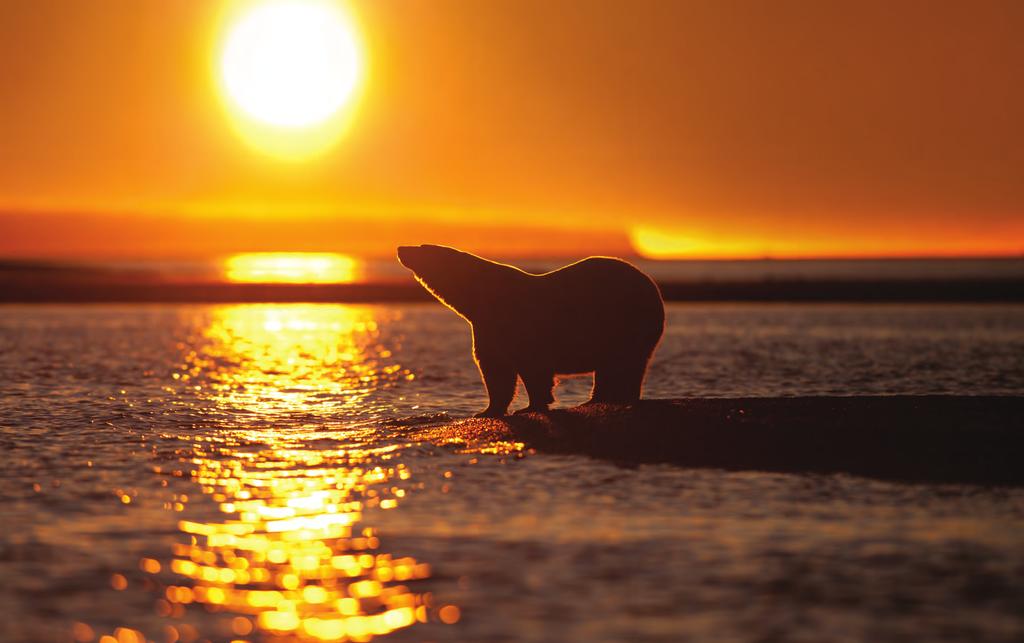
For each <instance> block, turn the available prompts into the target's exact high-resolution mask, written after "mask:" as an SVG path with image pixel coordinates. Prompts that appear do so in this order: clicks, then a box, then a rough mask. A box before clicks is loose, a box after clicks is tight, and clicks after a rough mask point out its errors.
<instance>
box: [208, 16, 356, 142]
mask: <svg viewBox="0 0 1024 643" xmlns="http://www.w3.org/2000/svg"><path fill="white" fill-rule="evenodd" d="M225 34H226V35H225V36H224V39H223V44H222V48H221V51H220V54H219V66H218V77H219V85H220V88H221V91H222V93H223V94H224V96H225V98H226V102H227V105H228V107H229V110H230V111H231V114H232V118H233V120H234V121H235V125H236V126H237V127H238V128H239V130H240V133H241V134H242V135H243V138H244V139H245V140H246V141H247V142H248V143H250V144H251V145H252V146H253V147H255V148H257V149H259V150H261V151H264V152H268V153H270V154H272V155H274V156H278V157H284V158H292V159H297V158H305V157H309V156H314V155H316V154H318V153H320V152H322V151H324V150H325V149H327V148H329V147H330V146H331V145H333V143H334V142H336V140H337V138H338V136H339V135H340V133H341V131H342V130H343V129H344V127H343V126H344V120H345V118H344V113H343V112H344V108H345V107H346V105H348V104H349V103H351V101H352V98H353V95H354V93H355V90H356V86H357V84H358V82H359V78H360V71H361V70H360V66H361V57H360V53H359V47H358V45H357V43H356V37H355V35H354V31H353V28H352V27H351V25H350V21H349V20H348V18H347V16H346V15H345V14H344V12H343V11H342V9H341V7H340V6H339V5H338V4H337V3H336V2H331V1H330V0H270V1H268V2H262V3H259V4H257V5H256V6H254V7H252V6H250V7H248V8H247V9H246V10H244V11H243V12H241V13H240V14H239V15H238V16H237V17H233V18H231V19H229V20H228V24H227V28H226V31H225Z"/></svg>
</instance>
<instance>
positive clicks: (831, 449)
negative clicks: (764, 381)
mask: <svg viewBox="0 0 1024 643" xmlns="http://www.w3.org/2000/svg"><path fill="white" fill-rule="evenodd" d="M1022 420H1024V397H954V396H870V397H793V398H735V399H671V400H644V401H642V402H640V403H639V404H636V405H632V406H625V407H622V406H620V407H612V406H605V405H594V406H583V407H576V408H571V409H560V410H554V411H550V412H547V413H527V414H521V415H515V416H509V417H506V418H502V419H466V420H459V421H455V422H452V423H449V424H443V425H437V426H432V427H426V428H422V429H418V430H417V431H416V432H415V435H416V438H417V439H422V440H426V441H432V442H437V443H451V442H455V443H459V444H462V443H464V444H465V445H466V446H467V447H469V448H474V447H481V446H485V445H487V444H489V443H493V442H496V441H514V442H523V443H525V444H526V446H527V447H528V448H532V449H535V450H537V451H540V452H547V453H561V454H579V455H587V456H591V457H595V458H602V459H607V460H611V461H615V462H620V463H626V464H638V463H671V464H676V465H681V466H687V467H711V468H722V469H730V470H759V471H778V472H802V473H837V472H844V473H849V474H854V475H862V476H869V477H875V478H882V479H889V480H906V481H928V482H949V483H979V484H1002V485H1022V484H1024V457H1022V456H1024V422H1022Z"/></svg>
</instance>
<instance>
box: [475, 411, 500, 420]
mask: <svg viewBox="0 0 1024 643" xmlns="http://www.w3.org/2000/svg"><path fill="white" fill-rule="evenodd" d="M473 417H475V418H500V417H505V412H504V411H499V410H497V409H484V410H483V411H480V412H479V413H477V414H476V415H474V416H473Z"/></svg>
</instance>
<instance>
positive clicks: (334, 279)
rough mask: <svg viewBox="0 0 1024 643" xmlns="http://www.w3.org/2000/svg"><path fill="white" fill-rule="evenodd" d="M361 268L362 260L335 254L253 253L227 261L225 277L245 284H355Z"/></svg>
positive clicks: (229, 258)
mask: <svg viewBox="0 0 1024 643" xmlns="http://www.w3.org/2000/svg"><path fill="white" fill-rule="evenodd" d="M359 269H360V266H359V261H358V260H356V259H354V258H353V257H349V256H347V255H342V254H336V253H332V252H251V253H245V254H238V255H234V256H231V257H228V258H227V259H225V260H224V276H225V278H227V280H228V281H234V282H245V283H284V284H336V283H352V282H353V281H356V279H357V278H358V277H359Z"/></svg>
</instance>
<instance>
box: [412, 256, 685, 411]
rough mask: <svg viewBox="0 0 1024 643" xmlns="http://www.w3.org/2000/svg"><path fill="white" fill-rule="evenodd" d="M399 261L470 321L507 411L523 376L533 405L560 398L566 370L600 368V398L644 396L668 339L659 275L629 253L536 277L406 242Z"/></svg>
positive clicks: (487, 376) (492, 387)
mask: <svg viewBox="0 0 1024 643" xmlns="http://www.w3.org/2000/svg"><path fill="white" fill-rule="evenodd" d="M398 260H399V261H400V262H401V263H402V265H403V266H405V267H406V268H409V269H410V270H412V271H413V273H414V274H415V276H416V279H417V280H418V281H419V282H420V284H422V285H423V287H424V288H426V289H427V290H428V291H429V292H430V293H431V294H432V295H434V296H435V297H436V298H437V299H438V300H440V301H441V303H443V304H445V305H446V306H448V307H449V308H451V309H452V310H453V311H455V312H456V313H458V314H459V315H460V316H461V317H463V318H464V319H465V320H466V321H468V322H469V323H470V325H471V326H472V329H473V356H474V358H475V359H476V363H477V366H478V367H479V368H480V375H481V377H482V378H483V382H484V386H485V387H486V388H487V395H488V397H489V399H490V403H489V404H488V405H487V408H486V409H485V410H484V411H483V412H481V413H478V414H477V417H500V416H502V415H505V413H506V412H507V410H508V406H509V404H510V403H511V402H512V398H513V397H514V396H515V392H516V376H518V377H520V378H521V379H522V380H523V384H525V386H526V391H527V393H528V394H529V396H530V405H529V406H528V407H527V408H525V409H523V411H545V410H547V408H548V405H549V404H551V403H552V402H554V397H553V396H552V393H551V391H552V389H553V388H554V383H555V376H556V375H570V374H576V373H590V372H593V373H594V388H593V391H592V393H591V399H590V402H608V403H628V402H635V401H636V400H639V399H640V391H641V388H642V386H643V381H644V375H645V373H646V371H647V363H648V361H649V360H650V358H651V355H652V353H653V352H654V349H655V348H656V347H657V345H658V342H659V341H660V340H661V334H662V331H663V330H664V327H665V306H664V303H663V302H662V299H661V292H660V291H659V290H658V286H657V285H656V284H655V283H654V281H653V280H652V279H651V278H650V277H648V276H647V275H645V274H644V273H642V272H641V271H640V270H638V269H637V268H636V267H634V266H633V265H632V264H629V263H627V262H625V261H623V260H621V259H614V258H612V257H589V258H587V259H583V260H581V261H577V262H576V263H574V264H571V265H568V266H565V267H564V268H559V269H558V270H553V271H551V272H547V273H544V274H540V275H536V274H531V273H528V272H525V271H523V270H520V269H519V268H516V267H514V266H509V265H506V264H502V263H497V262H494V261H488V260H487V259H483V258H482V257H478V256H476V255H472V254H469V253H468V252H462V251H460V250H456V249H455V248H449V247H446V246H434V245H422V246H401V247H399V248H398Z"/></svg>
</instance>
